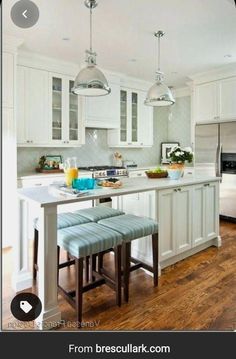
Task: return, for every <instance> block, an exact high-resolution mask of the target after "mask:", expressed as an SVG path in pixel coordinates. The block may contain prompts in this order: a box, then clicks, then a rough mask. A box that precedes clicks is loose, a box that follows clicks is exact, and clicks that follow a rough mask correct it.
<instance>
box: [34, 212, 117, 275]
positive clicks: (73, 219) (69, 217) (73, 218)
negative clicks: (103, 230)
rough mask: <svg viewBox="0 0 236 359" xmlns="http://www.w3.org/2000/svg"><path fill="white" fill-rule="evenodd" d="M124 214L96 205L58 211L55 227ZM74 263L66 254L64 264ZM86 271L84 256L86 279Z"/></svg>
mask: <svg viewBox="0 0 236 359" xmlns="http://www.w3.org/2000/svg"><path fill="white" fill-rule="evenodd" d="M122 214H124V212H122V211H120V210H117V209H113V208H109V207H105V206H97V207H91V208H86V209H82V210H78V211H74V212H66V213H60V214H58V215H57V229H63V228H67V227H72V226H75V225H79V224H85V223H89V222H97V221H99V220H101V219H105V218H109V217H114V216H119V215H122ZM38 222H39V221H38V218H36V219H35V220H34V244H33V279H34V280H35V279H36V277H37V269H38V266H37V263H38V230H39V223H38ZM71 264H74V261H70V258H69V255H67V262H66V263H65V265H64V266H69V265H71ZM88 271H89V259H88V258H86V278H87V280H88Z"/></svg>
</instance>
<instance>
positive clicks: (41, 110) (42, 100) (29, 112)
mask: <svg viewBox="0 0 236 359" xmlns="http://www.w3.org/2000/svg"><path fill="white" fill-rule="evenodd" d="M16 122H17V142H18V144H19V145H29V146H34V145H42V146H43V145H46V144H48V142H49V122H48V73H47V72H46V71H43V70H35V69H31V68H27V67H24V66H18V67H17V105H16Z"/></svg>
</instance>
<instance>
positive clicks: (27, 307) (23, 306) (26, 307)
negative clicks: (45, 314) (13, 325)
mask: <svg viewBox="0 0 236 359" xmlns="http://www.w3.org/2000/svg"><path fill="white" fill-rule="evenodd" d="M32 308H33V307H32V305H31V304H30V303H29V302H28V301H27V300H21V301H20V309H22V310H23V312H25V313H26V314H27V313H29V312H30V311H31V309H32Z"/></svg>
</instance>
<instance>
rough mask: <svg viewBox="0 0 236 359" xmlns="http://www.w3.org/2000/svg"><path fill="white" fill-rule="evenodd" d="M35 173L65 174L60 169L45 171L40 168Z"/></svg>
mask: <svg viewBox="0 0 236 359" xmlns="http://www.w3.org/2000/svg"><path fill="white" fill-rule="evenodd" d="M35 171H36V172H39V173H63V172H64V170H60V169H52V170H45V169H43V168H39V167H36V168H35Z"/></svg>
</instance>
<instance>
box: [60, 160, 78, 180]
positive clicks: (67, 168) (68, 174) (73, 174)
mask: <svg viewBox="0 0 236 359" xmlns="http://www.w3.org/2000/svg"><path fill="white" fill-rule="evenodd" d="M64 172H65V180H66V185H67V186H68V187H70V186H71V185H72V181H73V179H75V178H78V175H79V171H78V167H77V161H76V157H70V158H67V159H66V160H65V163H64Z"/></svg>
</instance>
